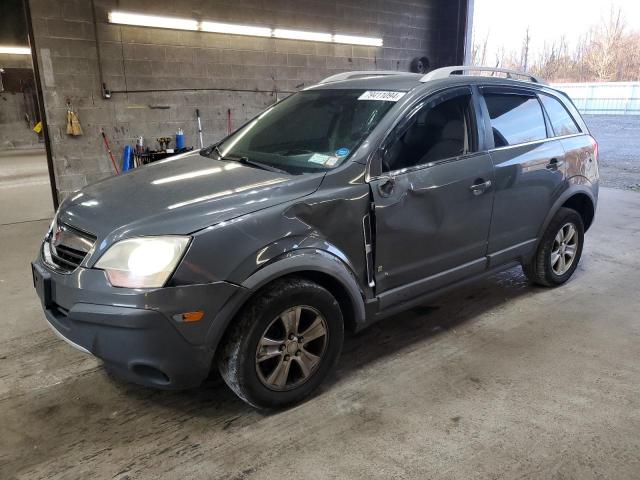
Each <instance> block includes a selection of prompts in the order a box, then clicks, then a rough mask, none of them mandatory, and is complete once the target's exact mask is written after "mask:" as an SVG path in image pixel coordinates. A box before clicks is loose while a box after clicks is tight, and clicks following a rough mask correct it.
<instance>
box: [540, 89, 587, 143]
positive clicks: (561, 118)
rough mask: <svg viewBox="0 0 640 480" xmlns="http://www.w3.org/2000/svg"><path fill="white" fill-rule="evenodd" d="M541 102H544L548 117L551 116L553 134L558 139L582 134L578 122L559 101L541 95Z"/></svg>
mask: <svg viewBox="0 0 640 480" xmlns="http://www.w3.org/2000/svg"><path fill="white" fill-rule="evenodd" d="M540 100H542V104H543V105H544V109H545V110H546V111H547V115H549V120H551V126H552V127H553V132H554V133H555V135H556V137H561V136H562V135H573V134H574V133H580V129H579V128H578V126H577V125H576V122H574V121H573V118H572V117H571V115H570V114H569V112H568V111H567V109H566V108H565V107H564V105H562V104H561V103H560V102H559V101H558V100H556V99H555V98H553V97H550V96H549V95H540Z"/></svg>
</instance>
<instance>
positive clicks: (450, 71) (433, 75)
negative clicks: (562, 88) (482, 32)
mask: <svg viewBox="0 0 640 480" xmlns="http://www.w3.org/2000/svg"><path fill="white" fill-rule="evenodd" d="M464 72H492V73H506V74H507V78H511V79H514V77H525V78H526V79H527V81H529V82H533V83H540V84H543V85H546V83H547V82H545V81H544V80H542V79H541V78H540V77H536V76H535V75H531V74H530V73H526V72H519V71H517V70H510V69H508V68H497V67H477V66H474V65H456V66H453V67H443V68H438V69H436V70H433V71H432V72H429V73H427V74H426V75H425V76H424V77H422V78H421V79H420V81H421V82H428V81H430V80H438V79H441V78H447V77H449V76H451V75H458V74H459V75H463V74H464ZM514 80H517V79H514Z"/></svg>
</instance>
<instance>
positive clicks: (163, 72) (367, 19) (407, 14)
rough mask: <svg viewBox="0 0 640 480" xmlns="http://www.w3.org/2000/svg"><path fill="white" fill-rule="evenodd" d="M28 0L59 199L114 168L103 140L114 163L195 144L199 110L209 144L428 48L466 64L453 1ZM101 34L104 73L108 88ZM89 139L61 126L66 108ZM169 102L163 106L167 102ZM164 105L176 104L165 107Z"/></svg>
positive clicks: (436, 56) (437, 61) (399, 65)
mask: <svg viewBox="0 0 640 480" xmlns="http://www.w3.org/2000/svg"><path fill="white" fill-rule="evenodd" d="M95 5H96V13H97V22H98V28H97V32H96V31H95V30H94V26H93V22H92V12H91V3H90V2H89V1H88V0H57V1H55V2H52V1H50V0H30V6H31V12H32V17H33V18H32V22H33V27H34V35H35V46H36V49H37V51H38V57H39V65H40V70H41V77H42V85H43V89H44V96H45V98H44V100H45V106H46V110H47V119H48V122H49V128H50V136H51V139H52V152H53V160H54V165H55V176H56V183H57V188H58V191H59V195H60V197H61V198H62V197H64V196H66V195H68V194H69V193H70V192H73V191H74V190H76V189H78V188H81V187H82V186H84V185H85V184H87V183H89V182H93V181H96V180H99V179H101V178H104V177H105V176H108V175H111V174H112V168H111V165H110V162H109V160H108V157H107V154H106V151H105V149H104V146H103V144H102V138H101V136H100V131H101V129H104V131H105V133H106V134H107V137H108V138H109V140H110V141H111V143H112V149H113V152H114V154H116V157H117V158H118V160H119V159H120V155H121V152H122V148H123V146H124V145H125V144H127V143H129V144H131V143H133V142H134V139H135V137H136V136H137V135H143V136H144V137H145V139H146V140H147V143H148V144H149V145H150V146H151V147H153V148H155V147H157V143H156V141H155V139H156V138H157V137H160V136H173V135H174V134H175V132H176V130H177V129H178V128H183V129H184V131H185V133H186V136H187V138H186V141H187V145H194V146H195V145H197V143H196V142H197V140H196V120H195V109H196V108H199V109H200V112H201V116H202V125H203V130H204V132H205V144H206V143H211V142H213V141H215V140H217V139H220V138H221V137H223V136H224V135H226V133H227V123H228V112H230V114H231V123H232V128H234V129H235V128H237V127H238V126H240V125H241V124H243V123H244V122H246V121H247V120H248V119H250V118H252V117H253V116H255V115H256V114H257V113H259V112H260V111H261V110H263V109H264V108H265V107H266V106H268V105H270V104H272V103H273V102H275V101H276V100H279V99H281V98H283V97H285V96H286V95H289V94H290V93H291V92H294V91H297V90H299V89H301V88H303V87H304V86H307V85H310V84H313V83H315V82H317V81H318V80H320V79H322V78H324V77H326V76H328V75H331V74H333V73H337V72H340V71H347V70H368V69H371V70H375V69H383V70H402V71H407V70H408V69H409V65H410V62H411V60H412V59H413V58H415V57H419V56H423V55H427V56H428V57H429V58H430V59H431V60H432V63H433V64H434V65H444V64H450V63H453V62H455V61H459V52H458V50H457V44H458V41H457V40H458V38H457V35H458V31H459V28H458V9H457V8H454V7H452V6H451V5H450V2H448V1H446V0H396V1H385V0H375V1H368V2H364V1H362V0H341V1H336V0H334V1H331V0H326V1H321V0H301V1H298V2H291V1H289V0H270V1H269V2H264V1H262V0H242V1H205V0H185V1H181V2H174V1H169V0H153V1H151V0H95ZM116 9H117V10H124V11H132V12H140V13H147V14H157V15H171V16H180V17H185V18H196V19H202V20H214V21H222V22H225V21H226V22H233V23H240V24H252V25H260V26H271V27H282V28H285V27H286V28H292V29H302V30H311V31H325V32H339V33H346V34H353V35H368V36H380V37H382V38H383V39H384V47H381V48H378V47H361V46H352V45H337V44H323V43H317V42H309V41H294V40H280V39H273V38H258V37H244V36H237V35H223V34H214V33H203V32H189V31H178V30H166V29H155V28H145V27H132V26H119V25H112V24H108V23H107V12H108V11H110V10H116ZM96 33H97V34H98V37H99V39H100V42H99V47H100V54H101V58H102V62H101V64H102V69H103V76H104V80H105V83H106V85H107V88H109V89H110V90H112V91H114V93H113V95H112V98H111V99H110V100H104V99H103V98H102V97H101V93H100V82H99V76H98V63H97V59H96V56H97V45H98V44H97V43H96ZM67 100H68V101H70V103H71V105H72V107H73V108H74V109H75V110H76V112H77V113H78V115H79V117H80V121H81V123H82V126H83V128H84V132H85V135H84V136H82V137H68V136H67V135H66V133H65V121H66V116H65V112H66V108H67V107H66V103H67ZM159 107H165V108H159ZM166 107H168V108H166Z"/></svg>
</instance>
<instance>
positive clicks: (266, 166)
mask: <svg viewBox="0 0 640 480" xmlns="http://www.w3.org/2000/svg"><path fill="white" fill-rule="evenodd" d="M215 151H216V153H218V160H224V161H232V162H238V163H241V164H242V165H249V166H251V167H257V168H261V169H262V170H268V171H270V172H277V173H285V174H288V173H289V172H287V171H285V170H282V169H281V168H278V167H274V166H273V165H269V164H268V163H262V162H258V161H256V160H250V159H249V158H248V157H241V156H236V155H227V156H226V157H223V156H222V155H220V154H219V152H220V150H218V147H215Z"/></svg>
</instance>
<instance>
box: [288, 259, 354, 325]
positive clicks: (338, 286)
mask: <svg viewBox="0 0 640 480" xmlns="http://www.w3.org/2000/svg"><path fill="white" fill-rule="evenodd" d="M287 277H299V278H300V277H301V278H306V279H307V280H311V281H312V282H315V283H317V284H318V285H320V286H321V287H324V288H326V289H327V290H328V291H329V293H330V294H331V295H333V296H334V297H335V299H336V300H337V301H338V305H340V310H341V311H342V319H343V320H344V327H345V329H346V330H349V331H354V330H355V329H356V318H355V313H354V312H355V309H354V305H353V301H352V300H351V297H350V296H349V294H348V293H347V291H346V290H345V287H344V286H343V285H342V283H341V282H340V281H339V280H336V279H335V278H334V277H332V276H331V275H329V274H327V273H323V272H318V271H316V270H304V271H301V272H295V273H291V274H289V275H285V276H284V277H281V278H287Z"/></svg>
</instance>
